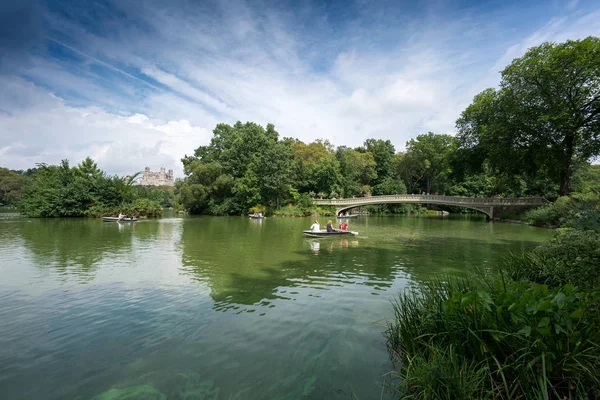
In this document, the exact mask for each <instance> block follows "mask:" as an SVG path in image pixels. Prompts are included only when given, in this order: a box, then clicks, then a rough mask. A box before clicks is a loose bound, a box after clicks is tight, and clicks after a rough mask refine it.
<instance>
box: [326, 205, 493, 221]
mask: <svg viewBox="0 0 600 400" xmlns="http://www.w3.org/2000/svg"><path fill="white" fill-rule="evenodd" d="M382 204H423V203H421V202H409V201H399V202H391V201H388V202H385V203H379V204H377V203H368V204H360V205H356V206H345V207H341V208H337V209H336V210H335V215H340V213H343V212H345V211H348V210H351V209H353V208H357V207H362V206H365V205H382ZM427 204H436V205H447V204H443V203H427ZM461 207H464V208H470V209H471V210H475V211H479V212H481V213H483V214H485V215H486V216H487V217H488V218H490V219H491V218H494V210H493V208H492V207H475V206H461Z"/></svg>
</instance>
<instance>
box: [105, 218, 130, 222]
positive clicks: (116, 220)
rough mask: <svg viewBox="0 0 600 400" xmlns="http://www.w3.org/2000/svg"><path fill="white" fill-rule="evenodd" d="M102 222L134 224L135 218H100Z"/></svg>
mask: <svg viewBox="0 0 600 400" xmlns="http://www.w3.org/2000/svg"><path fill="white" fill-rule="evenodd" d="M102 221H104V222H135V221H137V219H136V218H121V219H119V218H118V217H102Z"/></svg>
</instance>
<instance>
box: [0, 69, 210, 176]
mask: <svg viewBox="0 0 600 400" xmlns="http://www.w3.org/2000/svg"><path fill="white" fill-rule="evenodd" d="M0 84H2V85H4V84H7V85H8V84H9V85H10V87H11V89H12V90H14V91H16V92H18V93H19V96H20V97H21V98H22V99H24V100H23V101H24V102H25V103H26V104H28V106H27V107H26V108H21V107H13V106H12V104H11V101H10V100H11V99H10V98H8V96H7V95H6V94H7V93H6V92H3V93H4V94H2V93H0V109H4V110H5V111H6V113H3V114H0V132H2V136H0V139H1V140H0V143H2V144H4V143H9V144H8V145H5V146H0V155H1V157H2V162H1V164H2V165H9V166H10V167H11V168H17V169H26V168H30V167H32V166H33V165H34V164H35V163H40V162H45V163H52V164H54V163H58V162H59V161H60V160H61V159H63V158H68V159H69V160H70V161H71V162H72V163H77V162H79V161H81V160H82V159H84V158H85V157H86V156H88V155H89V156H91V157H92V158H94V159H95V160H96V161H97V162H98V164H99V165H100V166H101V167H103V168H104V169H106V170H108V172H110V173H117V174H131V173H133V172H136V171H140V170H143V168H144V167H145V166H146V165H148V166H150V167H151V168H152V169H158V168H159V167H160V166H164V167H165V168H167V169H169V168H172V169H174V170H175V171H176V173H177V174H178V175H179V176H181V173H182V167H181V163H180V160H179V159H180V158H181V157H182V156H183V155H184V154H186V153H187V154H191V153H193V149H195V148H196V147H197V146H198V145H200V144H206V143H208V141H209V140H210V136H211V132H210V131H209V130H207V129H204V128H200V127H197V126H194V125H192V124H190V122H189V121H187V120H172V121H166V122H163V121H158V120H153V119H151V118H149V117H148V116H146V115H141V114H136V115H131V116H122V115H115V114H111V113H108V112H106V111H104V110H102V109H100V108H98V107H94V106H90V107H70V106H68V105H66V104H65V102H64V100H63V99H61V98H58V97H56V96H52V95H51V94H49V93H47V92H46V91H45V90H43V89H41V88H39V87H36V86H34V85H32V84H31V83H28V82H25V81H23V80H21V79H11V80H10V82H9V83H7V82H6V81H5V80H0Z"/></svg>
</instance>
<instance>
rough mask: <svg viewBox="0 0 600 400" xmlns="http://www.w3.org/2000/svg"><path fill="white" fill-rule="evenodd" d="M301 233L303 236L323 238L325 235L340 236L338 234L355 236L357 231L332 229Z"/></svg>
mask: <svg viewBox="0 0 600 400" xmlns="http://www.w3.org/2000/svg"><path fill="white" fill-rule="evenodd" d="M302 233H304V236H306V237H315V238H325V237H332V238H333V237H340V236H356V235H358V232H354V231H333V232H327V231H311V230H308V231H302Z"/></svg>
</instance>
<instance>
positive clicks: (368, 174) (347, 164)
mask: <svg viewBox="0 0 600 400" xmlns="http://www.w3.org/2000/svg"><path fill="white" fill-rule="evenodd" d="M336 156H337V159H338V161H339V163H340V172H341V176H342V188H343V192H344V196H346V197H350V196H357V195H359V194H361V187H363V186H365V185H370V183H371V182H373V181H374V180H375V179H376V178H377V171H376V167H377V164H376V163H375V159H374V158H373V153H371V152H363V153H361V152H358V151H356V150H354V149H349V148H347V147H345V146H342V147H338V149H337V151H336ZM369 191H370V189H369Z"/></svg>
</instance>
